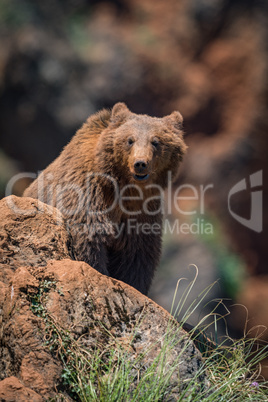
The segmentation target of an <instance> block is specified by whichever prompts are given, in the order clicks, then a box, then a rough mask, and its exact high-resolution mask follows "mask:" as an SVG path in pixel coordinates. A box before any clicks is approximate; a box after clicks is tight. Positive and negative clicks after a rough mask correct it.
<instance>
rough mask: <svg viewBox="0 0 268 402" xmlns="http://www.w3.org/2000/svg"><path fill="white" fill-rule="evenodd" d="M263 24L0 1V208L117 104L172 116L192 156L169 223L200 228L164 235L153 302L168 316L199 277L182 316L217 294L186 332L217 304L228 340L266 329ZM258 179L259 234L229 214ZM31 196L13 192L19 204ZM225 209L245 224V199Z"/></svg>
mask: <svg viewBox="0 0 268 402" xmlns="http://www.w3.org/2000/svg"><path fill="white" fill-rule="evenodd" d="M267 17H268V2H267V1H266V0H188V1H186V0H169V1H159V0H114V1H112V0H111V1H107V0H106V1H97V0H64V1H63V0H53V1H52V0H46V1H39V0H0V36H1V47H0V196H1V197H4V196H5V188H6V184H7V182H8V181H9V179H10V178H11V177H12V176H14V175H15V174H16V173H19V172H24V171H30V172H36V171H38V170H41V169H43V168H45V167H46V166H47V165H48V164H49V163H50V162H51V161H52V160H53V159H54V158H55V157H56V156H57V155H58V154H59V152H60V150H61V148H62V147H63V146H64V145H65V144H66V143H67V142H68V141H69V139H70V138H71V136H72V135H73V134H74V133H75V131H76V130H77V129H78V128H79V127H80V126H81V124H82V123H83V122H84V121H85V119H86V118H87V117H88V116H89V115H90V114H91V113H94V112H95V111H97V110H99V109H101V108H103V107H112V106H113V104H114V103H115V102H117V101H124V102H126V103H127V105H128V107H129V108H130V109H131V110H132V111H133V112H136V113H146V114H149V115H152V116H163V115H166V114H169V113H171V112H172V111H173V110H180V112H181V113H182V114H183V116H184V119H185V124H184V128H185V133H186V135H185V140H186V143H187V145H188V146H189V150H188V154H187V156H186V158H185V161H184V163H183V166H182V168H181V172H180V177H179V179H178V181H177V183H175V185H174V191H175V190H176V188H178V186H182V185H184V184H186V186H184V187H183V188H181V192H180V195H181V196H184V197H186V198H185V200H181V204H180V205H181V207H180V208H181V210H183V211H188V212H190V214H188V215H185V214H180V213H178V211H177V210H176V209H175V208H174V210H173V213H172V214H169V216H168V219H169V221H170V222H174V221H176V220H178V221H179V224H180V225H181V224H183V223H186V224H188V225H190V224H191V223H197V227H198V228H197V229H195V230H194V232H195V233H188V234H183V233H178V231H177V230H175V231H173V233H172V231H167V233H166V234H165V237H164V253H163V258H162V262H161V266H160V268H159V270H158V273H157V275H156V278H155V281H154V284H153V286H152V290H151V294H150V297H151V298H153V299H154V300H155V301H156V302H157V303H159V304H160V305H162V306H163V307H164V308H166V309H167V310H169V311H170V309H171V305H172V300H173V296H174V292H175V288H176V282H177V280H178V279H179V278H181V277H186V278H188V281H190V280H192V279H193V278H194V276H195V273H196V272H195V268H194V267H193V266H190V267H189V265H190V264H195V265H196V266H197V267H198V278H197V280H196V283H195V285H194V287H193V289H192V290H191V293H190V296H189V298H188V300H187V302H186V306H184V310H183V311H186V310H187V307H189V306H190V304H191V301H192V300H193V299H195V298H196V297H197V296H198V295H199V294H200V293H201V292H202V291H203V290H204V289H205V288H207V287H208V286H209V285H210V284H212V283H213V282H214V281H217V283H216V285H215V286H214V287H213V288H212V290H211V291H210V293H209V294H208V295H206V296H205V297H204V299H203V300H202V303H201V304H200V306H199V307H198V309H197V310H196V311H195V312H194V314H192V316H191V317H189V318H188V319H187V321H188V322H189V323H191V324H193V325H195V324H196V323H197V322H198V320H200V317H202V316H204V315H205V314H208V313H209V312H210V311H212V309H213V308H214V307H215V305H216V304H217V302H213V303H211V302H210V300H211V299H219V298H224V299H225V304H226V306H227V307H228V309H230V311H231V312H232V313H231V315H229V316H228V317H227V318H226V319H227V321H228V326H229V332H230V333H231V335H233V336H236V337H238V336H240V335H242V334H243V332H244V330H245V329H246V332H248V331H249V332H250V335H251V336H255V335H256V333H257V331H258V330H256V329H254V328H255V326H256V325H259V324H263V325H267V326H268V267H267V261H268V244H267V228H268V225H267V223H268V222H267V220H268V214H267V204H266V202H265V199H266V196H267V189H268V182H267V180H266V173H267V153H268V141H267V138H266V137H267V129H268V113H267V106H268V91H267V89H268V86H267V76H268V74H267V72H268V48H267V47H268V24H267ZM258 171H261V172H262V174H263V185H262V186H261V188H260V191H262V192H263V198H264V201H263V211H261V205H260V204H259V213H260V214H261V216H262V221H263V229H262V231H261V232H256V231H255V230H252V229H250V228H247V227H246V226H243V225H242V224H241V223H239V222H238V221H237V220H236V219H235V218H234V217H233V216H232V215H231V214H230V212H229V210H228V194H229V191H230V190H231V189H232V187H233V186H234V185H235V184H236V183H238V182H240V181H241V180H243V179H246V183H247V184H249V176H250V175H251V174H254V173H256V172H258ZM189 184H190V185H192V186H194V187H195V188H196V191H197V194H198V196H194V194H193V191H192V190H191V189H190V187H189V186H188V187H187V185H189ZM26 185H27V182H26V181H25V180H24V181H23V180H21V181H18V182H17V183H16V186H15V187H14V192H15V193H16V194H17V195H20V194H22V192H23V190H24V188H25V186H26ZM207 185H210V188H209V189H208V190H207V191H206V193H205V196H204V208H201V206H200V197H199V195H200V191H201V190H200V189H201V188H202V187H200V186H207ZM187 197H188V198H187ZM231 201H232V205H231V206H232V210H233V212H234V213H236V214H237V215H238V216H241V217H244V218H245V219H248V220H249V219H250V214H251V193H250V191H249V190H243V191H239V192H237V193H236V194H234V195H233V196H232V200H231ZM202 225H203V226H202ZM201 227H203V228H206V227H210V228H211V227H212V228H213V230H212V232H211V230H209V231H208V232H209V233H205V230H202V228H201ZM187 283H189V282H187V281H183V282H182V283H180V286H179V290H178V294H177V299H180V297H181V296H182V294H183V291H184V290H185V289H186V286H187ZM235 303H242V304H243V305H245V306H246V307H247V310H246V309H245V308H243V307H239V306H236V307H235V306H233V305H234V304H235ZM217 311H218V312H220V313H221V314H224V312H225V310H224V308H223V307H222V308H218V310H217ZM182 315H183V313H182ZM219 327H220V328H221V329H220V331H221V332H222V333H223V332H224V323H222V324H219ZM262 339H263V340H264V341H268V332H267V331H264V332H263V334H262ZM263 373H264V374H265V375H266V377H268V369H265V368H264V369H263Z"/></svg>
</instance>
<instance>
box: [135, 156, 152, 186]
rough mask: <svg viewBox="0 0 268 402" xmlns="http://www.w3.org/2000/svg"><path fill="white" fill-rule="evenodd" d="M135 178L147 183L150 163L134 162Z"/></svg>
mask: <svg viewBox="0 0 268 402" xmlns="http://www.w3.org/2000/svg"><path fill="white" fill-rule="evenodd" d="M133 167H134V174H133V177H134V179H135V180H137V181H145V180H147V179H148V178H149V163H148V162H145V161H144V160H138V161H136V162H134V165H133Z"/></svg>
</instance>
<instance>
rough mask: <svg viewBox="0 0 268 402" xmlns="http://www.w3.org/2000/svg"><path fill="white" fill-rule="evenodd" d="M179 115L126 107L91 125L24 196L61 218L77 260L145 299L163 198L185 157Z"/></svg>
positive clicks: (157, 252) (158, 244) (101, 114)
mask: <svg viewBox="0 0 268 402" xmlns="http://www.w3.org/2000/svg"><path fill="white" fill-rule="evenodd" d="M185 150H186V145H185V143H184V141H183V132H182V116H181V114H180V113H179V112H173V113H172V114H171V115H169V116H166V117H163V118H156V117H150V116H147V115H137V114H135V113H132V112H130V110H129V109H128V108H127V106H126V105H125V104H124V103H117V104H116V105H115V106H114V107H113V109H112V110H111V111H110V110H102V111H100V112H98V113H96V114H94V115H93V116H91V117H89V118H88V120H87V121H86V123H85V124H84V125H83V126H82V128H81V129H80V130H78V132H77V133H76V134H75V136H74V137H73V138H72V140H71V141H70V143H69V144H68V145H67V146H66V147H65V148H64V149H63V151H62V153H61V154H60V155H59V157H58V158H57V159H56V160H55V161H54V162H52V163H51V164H50V165H49V166H48V167H47V168H46V169H45V170H44V171H43V172H42V173H41V174H40V175H39V176H38V178H37V179H36V180H35V181H34V182H33V183H32V184H31V185H30V186H29V187H28V188H27V189H26V190H25V192H24V194H23V195H24V196H25V197H33V198H37V199H40V200H41V201H43V202H45V203H47V204H50V205H53V206H55V207H57V208H58V209H59V210H60V211H61V212H62V213H63V215H64V217H65V218H66V222H67V225H68V228H69V230H70V234H71V237H72V242H73V245H72V246H73V253H74V257H75V258H76V259H78V260H83V261H85V262H87V263H88V264H90V265H91V266H92V267H93V268H95V269H96V270H98V271H99V272H101V273H102V274H105V275H109V276H111V277H113V278H116V279H119V280H122V281H124V282H126V283H128V284H129V285H131V286H133V287H135V288H136V289H138V290H139V291H140V292H142V293H144V294H147V293H148V290H149V287H150V284H151V282H152V279H153V275H154V271H155V269H156V266H157V264H158V262H159V259H160V255H161V237H162V217H163V190H164V189H165V188H166V187H167V184H168V180H169V179H170V178H171V179H172V180H174V179H175V178H176V177H177V171H178V167H179V164H180V162H181V160H182V157H183V154H184V153H185Z"/></svg>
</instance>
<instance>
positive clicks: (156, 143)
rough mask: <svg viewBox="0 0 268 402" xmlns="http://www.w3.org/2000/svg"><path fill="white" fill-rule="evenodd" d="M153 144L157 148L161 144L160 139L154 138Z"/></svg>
mask: <svg viewBox="0 0 268 402" xmlns="http://www.w3.org/2000/svg"><path fill="white" fill-rule="evenodd" d="M152 145H153V146H154V147H155V148H157V147H158V145H159V141H158V140H153V141H152Z"/></svg>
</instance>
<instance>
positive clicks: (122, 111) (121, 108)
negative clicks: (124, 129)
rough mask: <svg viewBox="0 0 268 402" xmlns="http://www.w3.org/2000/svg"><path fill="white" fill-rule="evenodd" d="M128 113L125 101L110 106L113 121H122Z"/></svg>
mask: <svg viewBox="0 0 268 402" xmlns="http://www.w3.org/2000/svg"><path fill="white" fill-rule="evenodd" d="M130 113H131V112H130V110H129V109H128V107H127V106H126V104H125V103H123V102H118V103H116V104H115V105H114V107H113V108H112V113H111V121H112V122H114V123H122V122H123V121H124V120H126V117H127V116H128V115H129V114H130Z"/></svg>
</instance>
